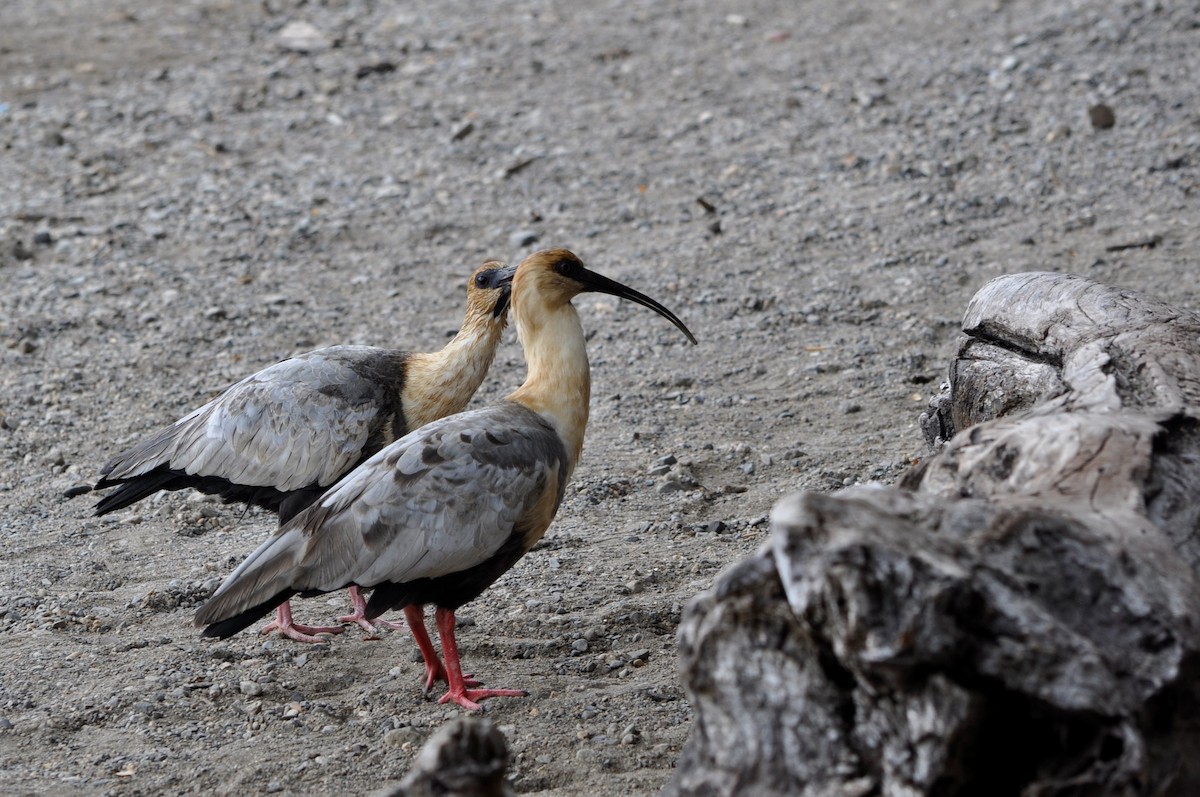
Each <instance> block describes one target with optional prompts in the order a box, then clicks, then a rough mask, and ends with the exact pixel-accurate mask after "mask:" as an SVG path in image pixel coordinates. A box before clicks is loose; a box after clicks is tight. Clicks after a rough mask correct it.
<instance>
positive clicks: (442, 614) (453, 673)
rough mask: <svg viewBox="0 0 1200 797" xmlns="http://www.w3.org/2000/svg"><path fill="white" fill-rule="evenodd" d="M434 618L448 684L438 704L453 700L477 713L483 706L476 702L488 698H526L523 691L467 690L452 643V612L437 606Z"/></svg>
mask: <svg viewBox="0 0 1200 797" xmlns="http://www.w3.org/2000/svg"><path fill="white" fill-rule="evenodd" d="M436 617H437V627H438V636H440V637H441V638H442V652H443V653H445V654H446V676H447V678H446V680H447V681H448V682H449V684H450V690H449V691H448V692H446V694H444V695H442V698H441V699H440V700H439V701H438V702H439V703H445V702H446V701H448V700H453V701H454V702H455V703H457V704H459V705H460V706H462V707H463V708H465V709H467V710H468V711H479V710H480V709H482V708H483V706H481V705H479V703H478V702H476V701H479V700H483V699H485V698H488V697H526V696H528V694H529V693H528V692H526V691H524V690H523V689H468V688H467V685H466V683H465V682H464V680H463V674H462V664H461V663H460V662H459V659H458V643H457V642H455V641H454V611H453V610H452V609H443V608H441V607H440V606H439V607H438V610H437V614H436Z"/></svg>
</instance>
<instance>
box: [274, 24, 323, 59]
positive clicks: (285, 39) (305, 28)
mask: <svg viewBox="0 0 1200 797" xmlns="http://www.w3.org/2000/svg"><path fill="white" fill-rule="evenodd" d="M279 46H281V47H282V48H283V49H285V50H291V51H292V52H295V53H317V52H321V51H322V50H327V49H329V39H327V38H325V34H323V33H321V31H319V30H317V28H316V26H315V25H312V24H311V23H308V22H301V21H299V20H296V21H293V22H289V23H288V24H286V25H284V26H283V29H282V30H281V31H279Z"/></svg>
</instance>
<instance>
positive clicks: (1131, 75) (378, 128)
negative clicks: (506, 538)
mask: <svg viewBox="0 0 1200 797" xmlns="http://www.w3.org/2000/svg"><path fill="white" fill-rule="evenodd" d="M1188 5H1189V4H1185V3H1164V2H1156V1H1155V0H1147V1H1146V2H1100V1H1099V0H1066V1H1065V2H1061V3H1037V2H1031V1H1030V0H1013V1H1012V2H1005V1H1004V0H987V1H986V2H981V1H980V0H954V1H953V2H951V1H950V0H935V1H934V2H929V3H918V2H893V3H877V2H844V1H839V2H834V1H833V0H810V2H804V3H796V2H784V1H783V0H760V1H758V2H744V3H737V4H734V3H728V4H721V3H718V4H712V3H676V2H671V3H668V2H635V3H624V2H615V1H613V0H602V1H601V2H597V3H588V4H583V3H578V4H570V3H550V2H536V1H532V2H531V1H530V0H503V1H502V2H496V3H487V4H477V3H442V2H432V1H431V0H413V1H412V2H406V3H395V4H393V3H374V2H365V0H340V1H339V0H327V1H326V2H307V3H305V2H295V3H293V2H285V1H284V0H263V2H261V3H240V2H234V1H233V0H180V2H173V3H133V2H124V1H123V0H93V1H92V2H87V3H83V2H66V1H65V0H48V1H45V2H44V1H42V0H37V1H36V2H35V0H8V1H7V2H6V3H5V4H4V9H3V12H0V16H2V21H0V185H2V186H3V187H4V190H3V192H2V193H0V285H2V286H3V288H2V290H0V343H2V344H3V345H0V359H2V361H3V367H2V369H0V463H2V465H0V501H3V505H4V509H5V511H4V512H3V513H2V515H0V554H2V555H0V584H2V585H3V590H2V594H0V640H2V642H3V645H2V646H0V662H2V664H3V678H2V679H0V793H3V794H6V795H84V794H87V795H90V794H112V795H150V794H257V793H277V794H285V795H286V794H296V795H299V794H333V793H338V794H342V793H361V792H365V791H369V790H371V789H374V788H376V787H378V786H380V785H382V784H383V783H385V782H387V781H389V780H392V779H395V778H398V777H399V776H400V775H401V774H402V773H403V772H404V771H405V770H406V767H407V765H408V763H409V762H410V761H411V759H412V756H413V755H414V754H415V752H416V750H417V749H419V747H420V744H421V742H422V741H423V740H424V739H425V738H426V737H427V736H428V734H429V733H430V732H431V731H432V730H433V729H435V728H437V727H438V726H439V725H440V724H441V723H443V722H445V720H446V719H447V718H448V717H452V716H454V715H455V714H456V713H457V712H458V709H456V708H450V709H448V708H446V707H443V706H439V705H438V704H437V703H436V701H434V700H431V699H429V698H427V697H425V696H424V695H423V694H422V692H421V689H420V688H419V678H420V674H421V671H422V670H421V665H420V664H419V663H417V662H414V661H413V650H414V647H413V645H412V643H411V641H410V640H409V639H408V638H407V635H406V634H404V633H384V634H382V635H381V638H380V639H378V640H364V634H362V633H361V632H358V631H355V630H351V631H348V632H347V633H345V634H344V635H342V636H341V637H339V638H337V639H336V640H334V641H333V642H332V644H330V645H328V646H303V645H299V644H295V643H291V642H284V641H280V640H276V639H264V638H261V637H258V636H256V635H255V634H253V633H251V632H246V633H243V634H240V635H238V636H237V637H235V638H233V639H230V640H228V641H226V642H212V641H209V640H202V639H200V638H199V636H198V634H197V631H196V629H195V628H193V627H192V625H191V615H192V613H193V611H194V609H195V607H196V606H197V605H199V604H200V603H201V602H203V600H204V599H205V597H206V596H207V595H208V594H209V592H210V591H211V590H212V589H213V587H214V586H215V585H216V583H218V582H219V580H220V579H221V578H222V577H223V576H224V575H225V574H227V573H228V572H229V571H230V570H231V569H232V567H233V566H234V565H235V564H236V563H237V562H238V561H240V560H241V558H242V557H243V556H244V555H245V554H246V553H248V552H249V551H250V550H252V549H253V548H254V547H255V546H256V545H257V544H258V543H259V542H260V541H261V540H262V538H263V536H264V535H266V534H267V533H269V531H270V530H271V529H272V527H273V522H272V518H270V517H269V516H267V515H264V514H261V513H258V512H245V511H244V510H241V509H239V508H237V507H229V506H224V505H221V504H218V503H214V502H211V501H208V500H206V499H202V498H200V497H198V496H195V495H189V494H172V495H169V496H164V497H161V498H160V499H155V500H148V501H146V502H144V503H143V504H142V505H140V506H138V507H135V508H133V509H130V510H126V511H125V512H123V513H120V514H118V515H115V516H109V517H106V518H102V519H97V518H94V517H93V516H92V515H91V510H90V507H91V503H92V499H91V497H82V498H76V499H73V500H63V499H62V497H61V496H62V494H63V492H64V491H65V490H67V489H69V488H71V487H73V486H77V485H79V484H84V483H88V482H90V481H92V480H94V479H95V477H96V469H97V468H98V467H99V465H100V464H101V463H102V462H103V461H104V460H105V459H106V458H107V457H108V456H109V455H110V454H112V453H114V452H116V451H117V450H119V449H120V448H122V447H123V446H125V445H127V444H129V443H131V442H133V441H134V440H136V439H137V438H138V437H139V436H141V435H143V434H145V433H146V432H148V431H150V430H151V429H153V428H155V427H157V426H158V425H160V424H163V423H167V422H169V421H171V420H173V419H175V418H176V417H178V416H179V415H181V414H183V413H184V412H186V411H187V410H189V409H190V408H192V407H194V406H197V405H198V404H200V403H202V402H203V401H204V400H206V399H207V398H208V397H210V396H212V395H213V394H214V392H215V391H217V390H219V389H221V388H222V387H224V386H225V385H227V384H229V383H230V382H232V381H234V380H236V379H237V378H239V377H241V376H243V375H245V374H247V373H249V372H251V371H253V370H256V369H258V368H260V367H263V366H265V365H267V364H270V363H272V362H275V361H277V360H279V359H282V358H284V357H287V356H289V355H291V354H295V353H298V352H300V351H304V350H307V349H310V348H313V347H316V346H322V345H331V344H335V343H372V344H379V345H397V346H402V347H405V348H411V349H416V350H429V349H434V348H437V347H439V346H440V345H441V344H442V343H443V342H444V341H445V340H446V337H447V334H448V333H449V332H451V331H452V330H454V329H455V328H456V327H457V324H458V321H459V318H460V313H461V304H462V298H463V285H464V283H465V279H466V277H467V275H468V274H469V272H470V271H471V269H472V268H473V267H474V266H475V265H477V264H478V263H480V262H482V261H483V260H485V259H488V258H501V259H505V260H510V261H514V262H515V261H516V260H518V259H520V257H521V256H522V255H523V254H524V253H526V252H528V251H531V250H532V249H533V248H540V247H543V246H567V247H569V248H572V249H574V250H575V251H576V252H578V253H579V254H580V255H581V256H582V257H583V258H584V260H585V261H586V262H587V263H588V264H589V265H590V266H591V267H593V268H594V269H596V270H598V271H600V272H601V273H605V274H608V275H610V276H613V277H615V278H617V279H620V280H623V281H625V282H627V283H629V284H631V285H634V286H635V287H638V288H639V289H641V290H643V291H645V292H646V293H648V294H650V295H652V296H654V297H656V298H658V299H660V300H661V301H663V302H664V303H665V304H667V305H668V306H670V307H671V308H672V309H674V310H675V311H676V312H677V313H678V314H679V315H680V316H681V317H682V318H684V319H685V320H686V322H687V323H688V324H689V325H690V326H691V328H692V329H693V330H694V331H695V332H696V334H697V335H698V336H699V337H700V339H701V345H700V346H698V347H695V348H692V347H690V346H688V345H687V344H686V342H685V341H684V340H683V338H682V337H681V336H680V335H679V334H678V333H677V332H676V331H675V330H674V329H673V328H671V327H670V325H669V324H667V323H666V322H664V321H663V320H662V319H660V318H657V317H656V316H654V315H653V314H651V313H649V312H648V311H645V310H643V309H642V308H638V307H634V306H630V305H623V304H618V303H616V302H614V301H612V300H610V299H608V298H597V297H582V298H581V299H579V300H578V301H577V306H579V308H580V311H581V315H582V316H583V318H584V323H585V326H586V327H587V329H588V330H589V332H590V333H591V335H592V337H591V340H590V343H589V353H590V355H591V357H592V365H593V381H594V389H593V402H592V404H593V406H592V421H591V425H590V427H589V438H588V443H587V447H586V450H585V454H584V459H583V461H582V463H581V465H580V467H579V469H578V471H577V473H576V478H575V481H574V483H573V485H572V486H571V487H570V488H569V489H568V496H567V499H566V501H565V502H564V504H563V506H562V508H561V509H560V511H559V514H558V519H557V521H556V522H555V524H554V526H553V527H552V528H551V530H550V532H549V534H548V536H547V538H546V539H545V540H544V541H543V543H542V544H541V545H540V546H539V548H538V549H537V550H535V551H534V552H533V553H531V554H530V555H529V556H528V557H526V559H525V560H523V561H522V562H521V563H520V564H519V565H518V566H517V567H516V568H515V569H513V570H512V571H511V572H510V573H509V574H508V575H507V576H506V577H505V578H504V579H503V580H501V581H500V582H499V583H497V584H496V585H495V587H493V588H492V589H491V590H490V591H489V592H487V593H486V594H485V595H484V596H483V597H482V598H480V599H479V600H478V601H476V602H475V603H473V604H471V605H469V606H468V607H466V608H465V609H464V611H463V615H464V618H465V619H466V620H467V621H468V624H467V625H466V627H464V628H463V630H462V632H461V635H460V643H461V646H462V648H463V652H464V657H465V660H466V662H467V664H468V665H469V667H470V668H471V669H473V670H474V672H475V673H477V674H479V675H480V676H482V677H483V678H484V679H485V680H486V681H487V682H488V683H489V684H493V685H499V686H524V687H526V688H528V689H529V690H530V691H531V693H532V694H531V696H530V697H528V698H525V699H519V700H499V699H498V700H493V701H490V702H489V704H488V706H487V714H488V715H489V716H491V717H492V718H493V719H494V720H495V721H496V722H497V723H498V724H499V725H500V726H501V728H502V729H503V731H504V732H505V734H506V736H507V737H508V740H509V742H510V744H511V747H512V750H513V752H514V765H513V770H512V775H513V778H514V784H515V788H516V789H517V791H519V792H521V793H526V794H538V793H543V794H556V795H568V796H574V795H588V796H589V797H590V796H591V795H599V794H603V795H608V794H639V795H651V794H654V793H655V792H656V791H657V789H658V788H659V787H660V786H661V785H662V784H663V783H664V782H665V781H666V779H667V778H669V777H670V774H671V771H672V767H673V762H674V761H675V758H676V756H677V754H678V751H679V749H680V746H681V745H682V743H683V741H684V739H685V738H686V735H687V732H688V725H689V718H690V709H689V706H688V702H687V700H686V697H685V694H684V692H683V690H682V688H681V685H680V684H679V682H678V680H677V678H676V669H675V655H674V645H675V641H674V640H675V630H676V625H677V623H678V620H679V614H680V609H681V607H682V605H683V604H685V603H686V601H687V600H688V599H689V597H690V596H692V595H694V594H695V593H696V592H697V591H699V590H700V589H702V588H704V587H705V586H706V585H708V584H709V583H710V582H711V580H712V578H713V576H714V574H715V573H717V572H718V571H719V570H720V569H721V568H723V567H725V566H726V565H728V564H729V563H731V562H733V561H735V560H736V559H738V558H739V557H741V556H743V555H745V554H746V553H748V552H750V551H752V550H753V549H755V548H756V547H757V546H758V545H760V544H761V543H762V541H763V539H764V536H765V533H766V526H765V517H766V514H767V512H768V511H769V509H770V507H771V505H772V504H773V503H774V501H776V500H777V499H778V498H779V497H780V496H782V495H784V494H786V493H789V492H791V491H795V490H801V489H807V490H823V491H827V490H834V489H837V488H840V487H842V486H843V485H846V484H851V483H855V482H861V481H869V480H878V481H882V482H885V483H890V482H893V481H895V479H896V478H897V476H898V474H899V473H900V472H901V471H902V470H903V469H904V468H905V467H906V466H907V465H908V463H910V462H911V461H912V460H913V459H916V458H919V457H921V456H924V455H925V450H924V446H923V442H922V441H921V439H920V434H919V431H918V428H917V425H916V418H917V415H918V413H919V412H920V410H921V409H922V407H923V405H924V403H925V401H926V399H927V398H928V396H929V395H930V394H931V393H933V392H935V391H936V388H937V385H938V382H939V381H940V379H941V378H942V374H943V373H944V368H945V364H946V362H947V360H948V357H949V355H950V353H951V352H952V350H953V340H954V334H955V331H956V325H957V320H958V318H959V317H960V315H961V312H962V308H963V307H964V305H965V303H966V301H967V300H968V298H969V297H970V296H971V294H972V293H973V292H974V291H975V290H976V289H977V288H978V287H979V286H980V285H982V284H983V283H984V282H985V281H986V280H987V279H989V278H991V277H993V276H996V275H998V274H1002V273H1008V272H1016V271H1026V270H1063V271H1076V272H1079V273H1082V274H1084V275H1087V276H1089V277H1092V278H1097V279H1101V280H1107V281H1111V282H1115V283H1119V284H1124V285H1129V286H1133V287H1137V288H1141V289H1144V290H1147V291H1150V292H1152V293H1155V294H1158V295H1160V296H1162V297H1163V298H1166V299H1168V300H1171V301H1174V302H1176V303H1179V304H1181V305H1184V306H1187V307H1191V308H1193V309H1195V308H1196V307H1197V306H1198V305H1200V281H1197V279H1196V275H1195V270H1194V266H1193V263H1192V255H1193V253H1194V252H1195V251H1196V248H1197V239H1198V233H1197V219H1198V218H1200V216H1198V214H1197V175H1198V173H1200V109H1198V106H1197V102H1196V84H1195V77H1196V75H1197V74H1200V17H1197V15H1196V11H1195V9H1194V8H1189V7H1188ZM479 7H483V8H486V9H487V10H486V11H480V10H479ZM295 23H305V24H307V25H309V26H311V27H310V28H309V29H307V30H305V29H304V28H297V26H296V24H295ZM297 48H300V49H305V50H307V51H306V52H298V51H297ZM1100 103H1103V104H1106V105H1107V106H1109V107H1110V108H1111V110H1112V111H1113V114H1114V118H1115V124H1114V125H1113V126H1112V127H1111V128H1108V129H1096V128H1095V127H1094V126H1093V124H1092V123H1091V121H1090V119H1089V115H1088V109H1089V107H1090V106H1094V105H1097V104H1100ZM534 239H536V240H534ZM510 337H511V335H510ZM522 376H523V368H522V361H521V354H520V350H519V348H518V347H517V345H516V343H515V341H512V340H508V341H506V343H505V345H504V347H503V349H502V351H501V353H500V355H499V357H498V359H497V363H496V366H495V367H494V369H493V371H492V374H491V375H490V377H489V379H488V381H487V382H486V383H485V386H484V388H483V389H482V390H481V391H480V394H479V395H478V396H477V398H476V401H477V402H478V403H484V402H488V401H492V400H494V399H495V398H497V397H498V396H501V395H503V394H504V393H505V392H507V391H508V390H509V389H511V388H512V387H514V386H515V385H517V384H519V383H520V381H521V379H522ZM343 602H344V597H343V596H340V595H333V596H329V598H328V599H315V600H308V601H302V602H300V603H299V604H298V606H297V614H298V616H299V617H301V618H303V619H313V620H321V621H325V620H328V619H329V618H331V617H332V616H333V614H335V613H336V612H338V611H340V610H341V608H342V606H343ZM639 665H640V666H639Z"/></svg>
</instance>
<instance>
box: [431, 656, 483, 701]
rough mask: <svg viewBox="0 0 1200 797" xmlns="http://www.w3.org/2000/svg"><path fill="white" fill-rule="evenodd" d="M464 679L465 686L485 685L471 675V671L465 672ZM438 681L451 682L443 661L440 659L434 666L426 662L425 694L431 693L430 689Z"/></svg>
mask: <svg viewBox="0 0 1200 797" xmlns="http://www.w3.org/2000/svg"><path fill="white" fill-rule="evenodd" d="M462 679H463V686H467V687H471V686H482V685H483V684H482V683H481V682H480V681H476V680H475V676H473V675H471V674H470V673H463V677H462ZM438 681H445V682H446V683H450V679H449V678H448V677H447V676H446V670H445V669H444V668H443V667H442V663H441V662H440V661H439V662H437V663H436V666H433V667H431V666H429V665H428V664H426V665H425V694H429V690H431V689H433V685H434V684H436V683H437V682H438Z"/></svg>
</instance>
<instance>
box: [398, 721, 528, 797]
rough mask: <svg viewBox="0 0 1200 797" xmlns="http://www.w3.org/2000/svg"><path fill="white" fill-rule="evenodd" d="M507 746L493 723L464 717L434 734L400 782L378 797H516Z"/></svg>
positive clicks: (442, 727) (443, 726) (447, 724)
mask: <svg viewBox="0 0 1200 797" xmlns="http://www.w3.org/2000/svg"><path fill="white" fill-rule="evenodd" d="M507 768H508V747H507V745H506V744H505V743H504V734H502V733H500V731H499V729H497V728H496V726H495V725H493V724H492V723H491V722H490V721H489V720H486V719H479V718H476V717H462V718H459V719H456V720H452V721H451V722H448V723H446V724H445V725H442V726H441V727H440V728H438V729H437V730H436V731H435V732H434V733H433V734H431V735H430V737H429V739H428V741H426V742H425V746H424V747H422V748H421V752H420V753H418V754H417V758H416V760H415V761H413V765H412V768H411V769H410V770H409V771H408V774H406V775H405V776H404V779H403V780H401V781H400V782H399V783H398V784H396V785H394V786H389V787H387V788H384V789H382V790H381V791H378V792H376V793H375V796H374V797H512V790H511V789H509V787H508V782H507V781H506V780H505V779H504V772H505V770H506V769H507Z"/></svg>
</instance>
